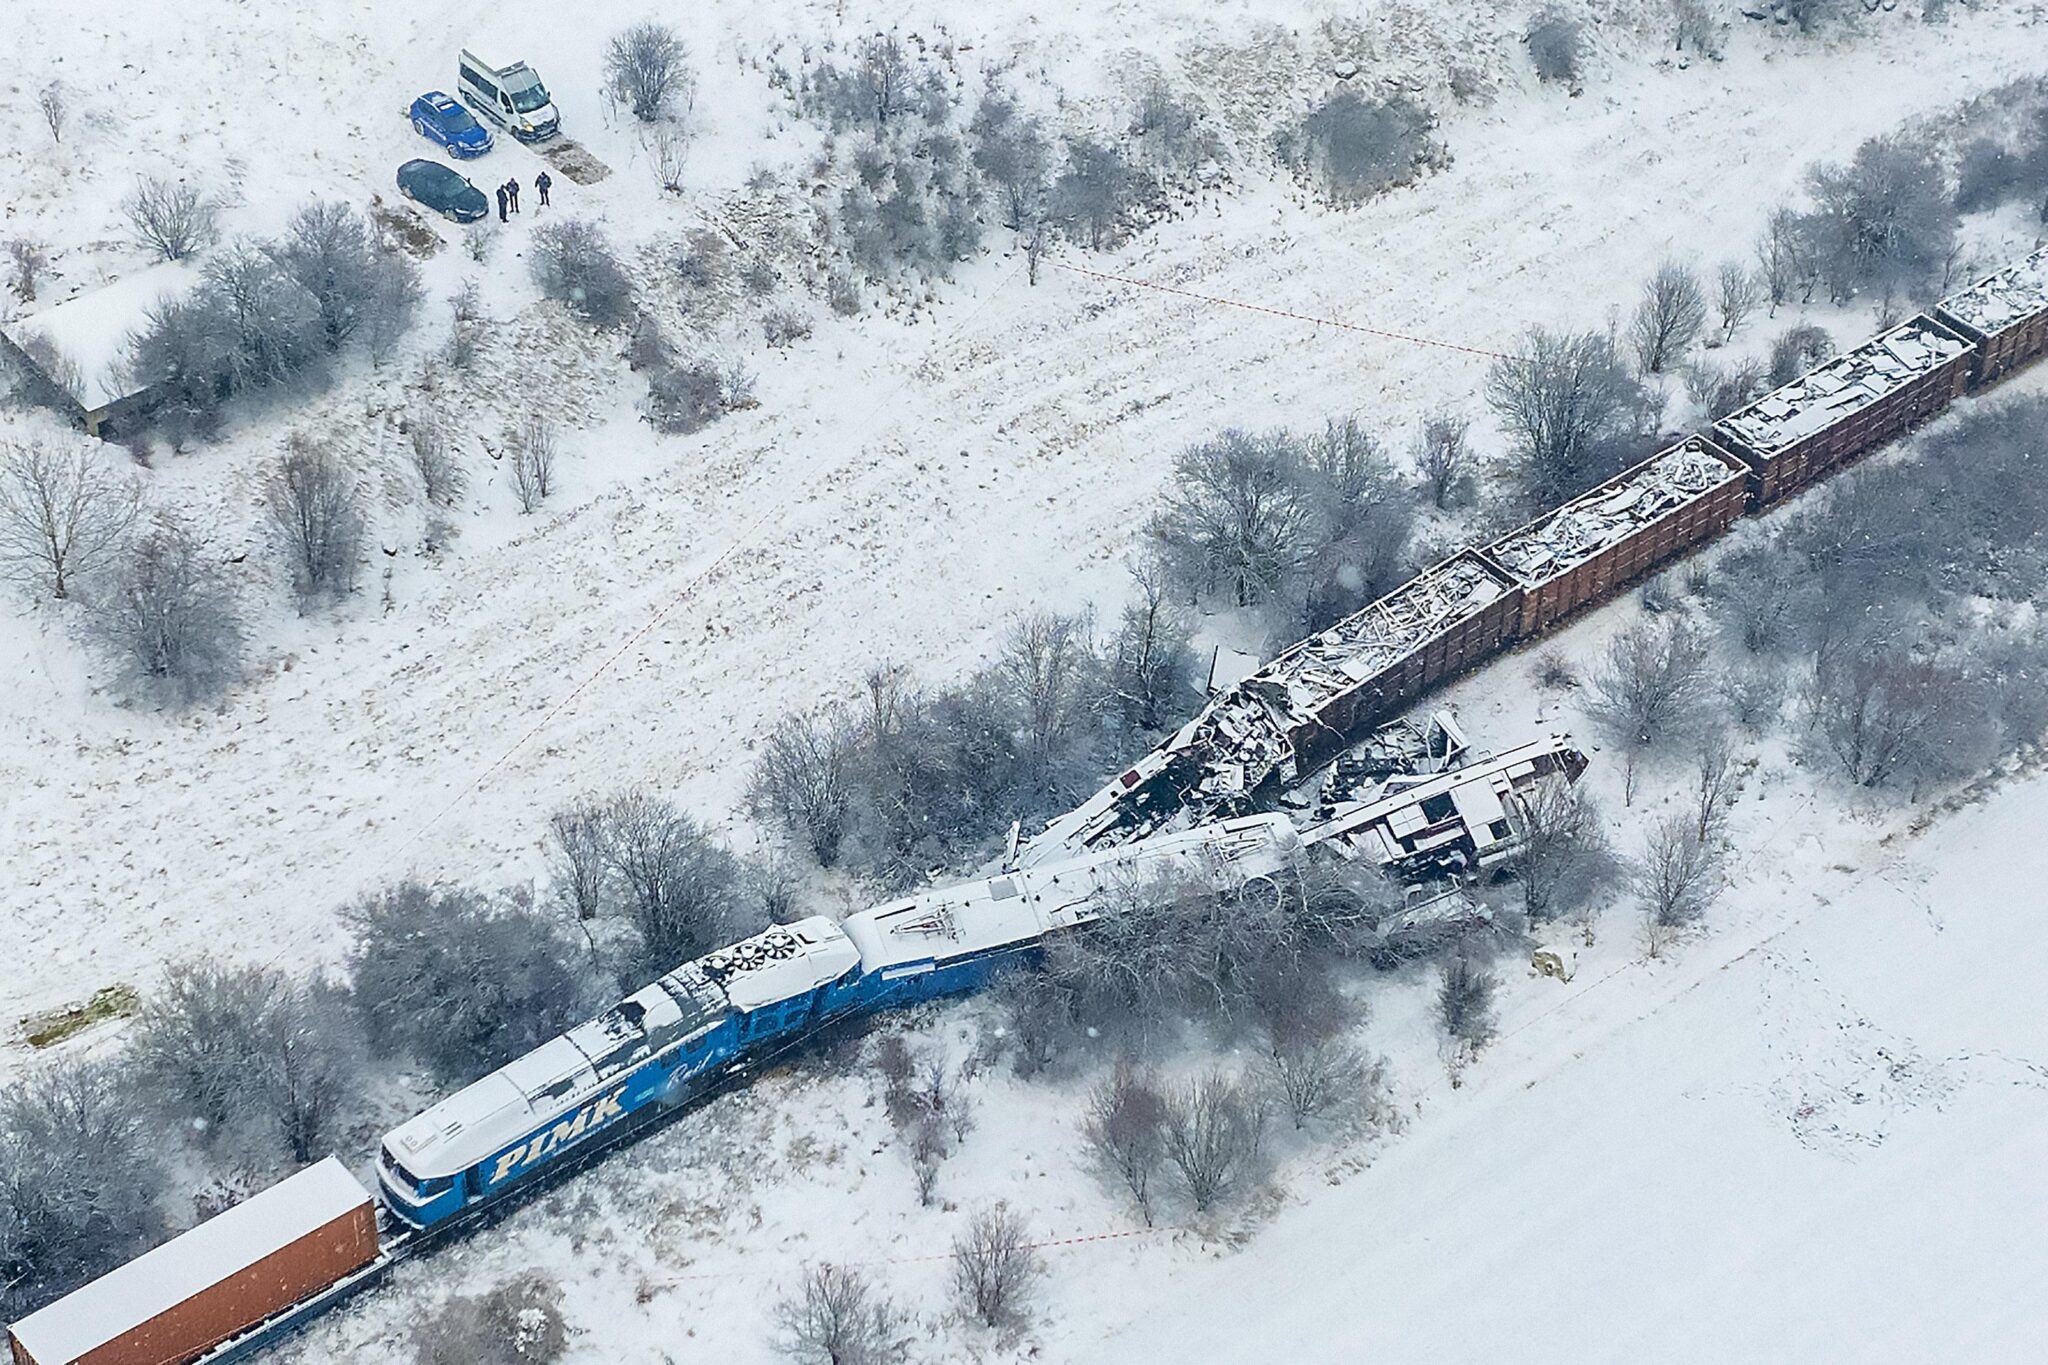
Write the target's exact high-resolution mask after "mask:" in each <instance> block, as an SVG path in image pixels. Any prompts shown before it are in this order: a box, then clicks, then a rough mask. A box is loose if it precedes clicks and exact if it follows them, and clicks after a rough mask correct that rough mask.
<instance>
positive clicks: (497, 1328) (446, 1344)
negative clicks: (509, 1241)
mask: <svg viewBox="0 0 2048 1365" xmlns="http://www.w3.org/2000/svg"><path fill="white" fill-rule="evenodd" d="M568 1347H569V1333H568V1328H567V1325H566V1324H565V1323H564V1322H563V1320H562V1287H561V1285H560V1284H559V1283H557V1282H556V1281H555V1279H554V1278H553V1277H552V1276H549V1275H546V1274H544V1273H542V1272H541V1271H538V1270H529V1271H525V1272H523V1273H521V1274H518V1275H515V1276H513V1277H512V1278H511V1279H509V1280H507V1281H505V1282H504V1283H503V1284H500V1285H498V1286H497V1287H496V1288H494V1289H490V1290H486V1291H485V1292H484V1293H481V1294H458V1295H456V1296H454V1297H453V1298H450V1299H449V1300H448V1301H447V1302H446V1303H445V1304H444V1305H442V1307H441V1309H440V1311H439V1312H437V1313H435V1314H434V1315H433V1316H432V1317H430V1318H428V1319H427V1320H426V1321H425V1322H424V1323H423V1324H422V1325H421V1327H420V1328H419V1333H418V1336H417V1337H416V1338H415V1339H414V1343H413V1349H414V1350H415V1352H416V1353H417V1356H416V1359H417V1361H418V1365H554V1363H555V1362H556V1361H558V1360H560V1359H561V1358H562V1355H563V1353H564V1352H565V1351H567V1350H568Z"/></svg>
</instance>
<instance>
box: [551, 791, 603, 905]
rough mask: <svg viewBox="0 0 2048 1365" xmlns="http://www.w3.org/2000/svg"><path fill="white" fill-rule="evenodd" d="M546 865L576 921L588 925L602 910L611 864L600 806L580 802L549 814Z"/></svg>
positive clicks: (556, 887) (557, 889)
mask: <svg viewBox="0 0 2048 1365" xmlns="http://www.w3.org/2000/svg"><path fill="white" fill-rule="evenodd" d="M548 866H549V868H550V869H551V870H552V872H553V873H554V880H555V889H556V891H557V892H558V893H559V894H560V895H561V898H562V900H563V901H564V903H566V904H567V906H568V907H569V911H570V913H571V914H573V915H575V917H576V922H577V923H578V924H582V925H588V924H589V923H590V921H592V920H594V919H596V918H597V917H598V916H599V915H601V914H603V913H605V910H606V907H607V904H608V902H609V899H610V891H611V877H612V864H611V854H610V850H609V849H608V848H607V847H606V843H605V822H604V810H603V808H602V807H600V806H595V805H591V804H589V803H588V802H583V803H579V804H577V805H573V806H566V807H564V808H563V809H561V810H558V811H556V812H555V813H554V814H553V815H550V816H549V817H548ZM584 932H585V934H586V935H587V934H588V933H589V930H588V929H587V928H586V929H585V931H584Z"/></svg>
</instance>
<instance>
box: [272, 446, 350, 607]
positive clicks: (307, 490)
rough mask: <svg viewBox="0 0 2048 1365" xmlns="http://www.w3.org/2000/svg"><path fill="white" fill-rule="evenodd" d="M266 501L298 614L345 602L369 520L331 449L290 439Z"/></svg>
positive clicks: (338, 458)
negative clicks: (322, 601) (318, 605)
mask: <svg viewBox="0 0 2048 1365" xmlns="http://www.w3.org/2000/svg"><path fill="white" fill-rule="evenodd" d="M268 501H269V505H270V518H271V521H272V522H273V523H274V524H275V525H276V527H277V529H278V533H279V534H280V535H281V536H282V537H283V539H284V550H285V559H286V562H287V563H289V564H290V566H291V572H292V586H293V588H294V590H295V591H296V592H297V593H298V597H299V609H300V610H301V611H304V610H305V609H306V608H307V607H308V606H310V605H311V604H312V603H314V602H316V601H318V600H319V599H321V598H323V597H325V598H331V599H339V598H341V597H344V596H346V595H347V594H348V592H349V591H350V590H351V589H353V588H354V587H355V582H356V569H357V566H358V565H359V563H360V562H361V559H362V553H363V537H364V534H365V532H366V530H367V519H366V518H365V516H364V514H363V503H362V495H361V494H360V493H358V492H357V491H356V485H355V479H354V477H353V476H352V475H351V474H350V472H349V470H348V468H347V467H346V466H345V465H343V463H342V461H341V457H340V456H338V455H337V454H335V452H334V449H333V447H332V446H330V445H329V444H327V443H326V442H324V441H320V440H316V439H314V438H312V437H309V436H306V435H304V434H303V433H300V434H295V435H293V436H292V437H291V438H290V439H289V440H288V441H287V442H286V443H285V450H284V454H283V456H282V457H281V458H280V459H279V461H278V464H277V468H276V469H274V470H273V471H272V472H271V477H270V487H269V490H268Z"/></svg>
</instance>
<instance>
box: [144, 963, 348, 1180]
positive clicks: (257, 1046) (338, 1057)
mask: <svg viewBox="0 0 2048 1365" xmlns="http://www.w3.org/2000/svg"><path fill="white" fill-rule="evenodd" d="M133 1048H134V1051H133V1064H134V1066H135V1067H136V1069H137V1070H138V1071H139V1072H140V1073H141V1075H142V1076H143V1077H144V1078H146V1080H147V1081H148V1083H149V1086H148V1088H149V1091H150V1093H151V1095H152V1096H153V1097H154V1099H153V1102H154V1103H155V1104H157V1105H158V1106H160V1107H161V1108H162V1109H163V1111H164V1112H165V1113H166V1114H167V1115H168V1116H170V1117H172V1118H174V1119H177V1120H179V1121H181V1122H184V1123H187V1124H189V1125H190V1126H191V1127H192V1128H193V1129H194V1130H196V1131H197V1132H199V1133H200V1134H201V1136H202V1138H203V1139H204V1140H205V1141H206V1142H207V1143H208V1144H209V1145H214V1146H219V1145H222V1144H226V1145H228V1146H229V1147H230V1148H231V1149H232V1148H247V1149H250V1150H256V1151H261V1152H264V1153H267V1154H268V1155H269V1156H270V1157H271V1158H272V1159H273V1160H276V1159H285V1160H289V1161H291V1162H293V1163H295V1164H299V1165H303V1164H305V1163H306V1162H308V1161H312V1160H315V1159H317V1158H318V1157H319V1156H321V1155H323V1154H324V1153H325V1152H326V1151H327V1150H328V1148H329V1146H331V1145H332V1143H333V1142H334V1141H335V1140H336V1139H337V1138H338V1137H339V1135H340V1129H341V1118H342V1113H343V1110H344V1109H345V1107H346V1106H347V1104H348V1103H349V1101H350V1100H351V1099H353V1098H355V1096H356V1094H357V1090H358V1087H359V1085H360V1082H361V1076H362V1070H361V1054H360V1051H359V1049H358V1047H357V1046H356V1042H355V1032H354V1027H353V1021H352V1020H351V1019H350V1018H349V1016H348V1014H347V1013H346V1010H345V1006H344V1004H343V1001H342V997H341V996H340V995H339V993H337V992H335V991H333V990H331V989H328V988H325V987H323V986H320V985H318V984H317V983H315V984H308V983H304V982H299V981H295V980H293V979H292V978H291V977H289V976H286V975H285V974H284V973H283V972H280V971H277V970H275V969H273V968H267V967H229V966H226V965H224V964H221V963H218V962H214V961H210V960H207V959H204V958H202V959H199V960H197V961H193V962H186V963H182V964H177V965H174V966H173V967H171V968H170V969H169V970H168V971H167V972H166V973H165V976H164V981H163V985H162V986H161V987H160V988H159V989H158V991H157V992H156V994H155V996H154V997H153V999H152V1000H151V1003H150V1005H149V1006H148V1008H146V1009H145V1010H144V1011H143V1013H142V1016H141V1018H139V1019H138V1020H137V1021H136V1025H135V1037H134V1043H133Z"/></svg>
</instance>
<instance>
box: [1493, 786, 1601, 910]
mask: <svg viewBox="0 0 2048 1365" xmlns="http://www.w3.org/2000/svg"><path fill="white" fill-rule="evenodd" d="M1515 805H1516V813H1517V815H1518V817H1519V819H1520V822H1521V826H1522V837H1521V847H1520V848H1519V849H1518V850H1517V851H1516V852H1515V854H1514V857H1513V859H1512V860H1511V863H1510V866H1511V867H1512V869H1513V871H1514V874H1515V879H1516V880H1517V881H1519V882H1520V883H1521V887H1522V908H1523V910H1524V911H1525V912H1526V913H1527V914H1528V916H1529V919H1530V920H1531V921H1532V922H1537V923H1540V922H1542V921H1544V920H1549V919H1554V918H1555V917H1557V916H1558V915H1560V914H1563V913H1565V912H1566V911H1567V910H1569V909H1571V908H1572V907H1573V905H1574V903H1575V902H1577V901H1578V900H1579V899H1580V898H1581V897H1582V896H1583V895H1584V894H1585V893H1586V892H1587V891H1588V890H1589V889H1590V888H1591V886H1592V884H1593V882H1594V881H1595V879H1596V878H1597V876H1598V873H1599V871H1600V864H1601V861H1602V856H1603V853H1604V851H1605V843H1604V841H1603V838H1602V835H1601V829H1600V813H1599V811H1598V809H1597V808H1596V807H1595V806H1594V805H1593V799H1592V797H1591V796H1589V795H1587V793H1586V791H1585V789H1584V788H1582V787H1579V786H1577V785H1575V784H1572V783H1568V782H1564V781H1561V780H1557V779H1552V780H1550V781H1547V782H1544V783H1541V784H1539V785H1538V786H1536V787H1535V788H1533V789H1531V790H1529V791H1526V792H1524V793H1522V794H1520V795H1519V796H1517V797H1516V799H1515Z"/></svg>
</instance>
